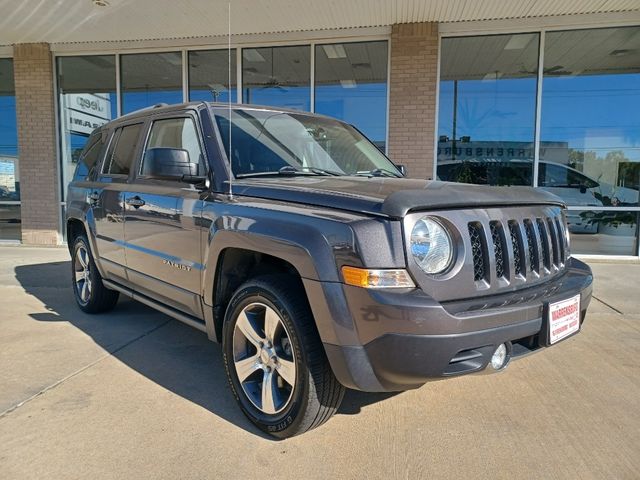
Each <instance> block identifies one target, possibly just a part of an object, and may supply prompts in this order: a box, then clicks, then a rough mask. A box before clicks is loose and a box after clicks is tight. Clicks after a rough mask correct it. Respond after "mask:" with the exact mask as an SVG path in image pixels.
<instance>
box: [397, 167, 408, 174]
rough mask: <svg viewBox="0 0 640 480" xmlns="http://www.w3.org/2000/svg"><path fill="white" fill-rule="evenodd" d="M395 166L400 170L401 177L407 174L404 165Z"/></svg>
mask: <svg viewBox="0 0 640 480" xmlns="http://www.w3.org/2000/svg"><path fill="white" fill-rule="evenodd" d="M396 168H397V169H398V170H400V173H401V174H402V176H403V177H406V176H407V167H405V166H404V165H396Z"/></svg>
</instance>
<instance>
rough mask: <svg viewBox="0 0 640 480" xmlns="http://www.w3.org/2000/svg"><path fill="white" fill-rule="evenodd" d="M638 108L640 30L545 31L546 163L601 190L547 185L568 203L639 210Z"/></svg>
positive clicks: (543, 126) (543, 155) (543, 122)
mask: <svg viewBox="0 0 640 480" xmlns="http://www.w3.org/2000/svg"><path fill="white" fill-rule="evenodd" d="M639 111H640V27H624V28H602V29H593V30H573V31H565V32H549V33H547V34H546V37H545V52H544V83H543V88H542V118H541V125H540V128H541V135H540V138H541V143H540V160H541V165H542V164H543V163H542V162H548V163H549V164H560V165H562V166H564V167H563V168H565V169H573V170H575V171H578V172H580V173H582V174H583V175H584V177H585V178H588V179H589V180H588V182H590V183H595V184H597V186H596V187H588V188H587V189H586V191H585V189H584V188H582V191H581V192H580V191H575V190H576V189H580V188H581V186H580V185H578V184H575V185H573V186H572V187H563V188H562V189H558V188H556V187H554V186H552V185H544V187H545V188H547V189H548V190H549V191H551V192H553V193H557V194H559V195H560V196H562V197H563V198H565V201H567V202H568V203H570V204H571V205H576V206H581V205H599V206H603V205H604V206H619V207H624V206H637V205H638V190H640V114H639V113H638V112H639ZM568 188H573V190H574V191H572V192H568Z"/></svg>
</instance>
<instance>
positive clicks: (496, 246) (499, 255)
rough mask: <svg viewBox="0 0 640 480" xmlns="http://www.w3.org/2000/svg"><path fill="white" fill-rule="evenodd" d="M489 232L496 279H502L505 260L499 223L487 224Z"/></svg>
mask: <svg viewBox="0 0 640 480" xmlns="http://www.w3.org/2000/svg"><path fill="white" fill-rule="evenodd" d="M489 230H491V242H492V243H493V253H494V255H495V265H496V277H498V278H501V277H504V273H505V263H506V262H507V260H508V259H506V258H505V256H506V255H505V253H506V252H505V248H504V241H503V240H504V239H503V234H502V225H501V224H500V223H499V222H489Z"/></svg>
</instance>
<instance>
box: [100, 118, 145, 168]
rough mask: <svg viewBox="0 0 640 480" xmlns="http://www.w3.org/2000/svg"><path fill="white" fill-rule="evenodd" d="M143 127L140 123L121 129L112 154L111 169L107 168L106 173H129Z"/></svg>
mask: <svg viewBox="0 0 640 480" xmlns="http://www.w3.org/2000/svg"><path fill="white" fill-rule="evenodd" d="M141 129H142V124H141V123H138V124H136V125H129V126H127V127H124V128H121V129H120V130H119V132H118V133H119V135H118V138H117V139H116V142H117V143H116V146H115V148H114V150H113V155H112V156H111V162H110V164H109V170H107V171H106V173H109V174H110V175H129V170H130V169H131V164H132V163H133V156H134V155H135V153H136V149H137V148H138V141H139V138H140V130H141Z"/></svg>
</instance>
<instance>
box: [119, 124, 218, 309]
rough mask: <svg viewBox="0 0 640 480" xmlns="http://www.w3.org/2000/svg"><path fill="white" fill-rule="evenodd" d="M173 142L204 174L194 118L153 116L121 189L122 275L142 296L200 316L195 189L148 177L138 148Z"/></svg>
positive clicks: (198, 224) (198, 202)
mask: <svg viewBox="0 0 640 480" xmlns="http://www.w3.org/2000/svg"><path fill="white" fill-rule="evenodd" d="M159 147H165V148H179V149H184V150H186V151H187V152H188V153H189V159H190V161H191V162H193V163H198V172H197V174H198V175H206V174H207V170H208V169H207V164H206V161H205V157H204V154H203V152H204V149H203V144H202V138H201V136H200V133H199V127H198V121H197V118H196V117H195V116H193V115H191V114H190V113H183V114H173V115H170V116H167V115H164V116H157V117H155V118H154V119H153V121H152V123H151V126H150V129H149V131H148V133H147V140H146V145H145V146H144V149H142V152H141V155H140V158H141V159H140V162H139V164H138V166H137V167H136V175H135V179H134V180H133V182H132V184H131V185H130V188H129V190H128V191H127V192H126V194H125V199H124V202H125V225H124V231H125V242H126V246H127V250H126V257H127V275H128V277H129V279H130V281H131V282H132V284H133V285H134V289H135V290H136V291H138V292H139V293H142V294H144V295H146V296H148V297H151V298H154V299H156V300H159V301H161V302H162V303H165V304H168V305H170V306H172V307H174V308H176V309H179V310H181V311H183V312H185V313H188V314H190V315H193V316H196V317H199V318H201V317H202V307H201V303H200V293H201V276H202V269H203V266H202V245H201V240H200V237H201V233H200V232H201V230H202V224H201V216H202V208H203V200H202V199H203V198H204V196H205V194H204V193H202V192H201V191H200V190H198V189H197V188H195V187H194V186H192V185H189V184H187V183H183V182H179V181H172V180H158V179H152V178H148V177H147V176H146V170H145V165H144V152H145V151H146V150H148V149H151V148H159Z"/></svg>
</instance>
